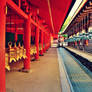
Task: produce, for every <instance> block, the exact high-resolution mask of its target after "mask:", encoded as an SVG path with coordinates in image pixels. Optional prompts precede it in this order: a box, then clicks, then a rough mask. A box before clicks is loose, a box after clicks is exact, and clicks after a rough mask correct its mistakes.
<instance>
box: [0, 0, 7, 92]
mask: <svg viewBox="0 0 92 92" xmlns="http://www.w3.org/2000/svg"><path fill="white" fill-rule="evenodd" d="M5 6H6V0H1V1H0V92H5V24H6V14H5Z"/></svg>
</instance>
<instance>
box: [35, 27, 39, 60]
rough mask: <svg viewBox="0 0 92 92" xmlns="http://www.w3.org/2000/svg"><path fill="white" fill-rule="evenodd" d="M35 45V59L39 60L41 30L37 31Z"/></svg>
mask: <svg viewBox="0 0 92 92" xmlns="http://www.w3.org/2000/svg"><path fill="white" fill-rule="evenodd" d="M35 45H36V51H37V53H36V56H35V59H39V28H37V29H36V38H35Z"/></svg>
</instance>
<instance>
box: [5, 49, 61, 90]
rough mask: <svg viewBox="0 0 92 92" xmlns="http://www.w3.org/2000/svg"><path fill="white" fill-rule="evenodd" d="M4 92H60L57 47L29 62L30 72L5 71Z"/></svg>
mask: <svg viewBox="0 0 92 92" xmlns="http://www.w3.org/2000/svg"><path fill="white" fill-rule="evenodd" d="M6 92H61V84H60V74H59V65H58V56H57V49H56V48H50V49H49V50H48V51H47V52H46V53H45V54H44V56H41V57H40V60H39V61H34V62H31V70H30V73H23V72H18V71H12V72H7V73H6Z"/></svg>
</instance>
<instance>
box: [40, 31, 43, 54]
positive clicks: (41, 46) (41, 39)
mask: <svg viewBox="0 0 92 92" xmlns="http://www.w3.org/2000/svg"><path fill="white" fill-rule="evenodd" d="M41 47H42V50H41V52H40V54H41V55H43V31H42V30H41Z"/></svg>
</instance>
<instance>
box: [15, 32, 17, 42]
mask: <svg viewBox="0 0 92 92" xmlns="http://www.w3.org/2000/svg"><path fill="white" fill-rule="evenodd" d="M15 41H16V42H17V32H15Z"/></svg>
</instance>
